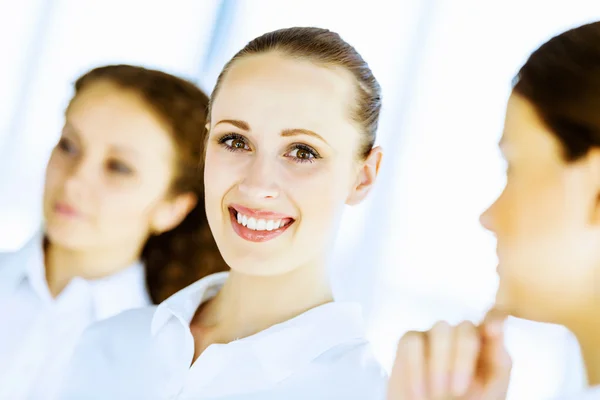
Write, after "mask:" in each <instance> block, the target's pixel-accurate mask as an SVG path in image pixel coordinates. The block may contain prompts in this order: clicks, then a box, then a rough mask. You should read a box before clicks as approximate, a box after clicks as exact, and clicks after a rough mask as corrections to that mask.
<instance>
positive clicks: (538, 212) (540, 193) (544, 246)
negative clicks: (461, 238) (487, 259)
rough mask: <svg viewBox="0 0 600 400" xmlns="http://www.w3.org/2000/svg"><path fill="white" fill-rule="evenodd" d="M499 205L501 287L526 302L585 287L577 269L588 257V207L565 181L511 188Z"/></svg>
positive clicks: (497, 220) (521, 185)
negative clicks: (584, 245) (585, 245)
mask: <svg viewBox="0 0 600 400" xmlns="http://www.w3.org/2000/svg"><path fill="white" fill-rule="evenodd" d="M499 203H500V204H499V210H498V211H499V212H498V215H497V216H496V218H495V221H496V223H497V228H498V229H497V230H496V234H497V239H498V257H499V261H500V271H499V272H500V278H501V280H500V282H501V289H503V290H504V291H506V292H509V293H512V294H513V295H514V296H516V297H519V298H521V297H522V298H523V299H526V298H528V296H529V297H532V298H533V297H536V296H537V297H539V296H542V297H543V296H545V294H544V293H555V294H556V293H561V292H562V291H563V290H567V291H571V290H572V289H573V288H575V287H577V286H578V285H581V284H582V281H581V276H577V274H573V273H572V272H573V271H572V269H573V267H574V265H575V264H578V263H581V262H585V261H584V260H585V257H587V256H586V255H584V254H582V251H583V253H585V251H584V249H583V248H582V243H583V242H584V241H585V240H582V239H584V236H585V231H584V221H583V219H582V215H581V212H580V211H581V210H582V209H583V208H584V206H583V204H580V203H581V198H578V197H577V196H573V195H572V193H570V191H569V190H568V186H567V185H566V184H565V182H564V181H562V180H561V179H553V178H546V179H537V180H531V181H529V182H527V183H524V182H523V183H519V182H516V183H515V184H512V185H511V184H509V186H507V188H506V190H505V193H503V195H502V197H501V199H500V200H499ZM578 257H583V258H581V259H578ZM501 291H502V290H501ZM546 300H548V299H546Z"/></svg>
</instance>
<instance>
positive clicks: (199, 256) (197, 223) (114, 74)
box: [75, 65, 228, 303]
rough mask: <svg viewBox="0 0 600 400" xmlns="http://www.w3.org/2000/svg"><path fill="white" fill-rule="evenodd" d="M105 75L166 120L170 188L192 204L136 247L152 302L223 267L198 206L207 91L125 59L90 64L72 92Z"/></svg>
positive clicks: (201, 205)
mask: <svg viewBox="0 0 600 400" xmlns="http://www.w3.org/2000/svg"><path fill="white" fill-rule="evenodd" d="M98 81H105V82H110V83H111V84H114V85H117V86H118V87H119V88H122V89H124V90H130V91H133V92H135V93H136V94H138V95H139V96H140V97H141V98H142V99H143V100H144V101H145V102H146V104H147V106H148V107H149V109H151V110H152V111H153V112H154V113H155V114H156V115H157V116H158V117H159V118H161V119H162V121H163V122H164V123H165V124H166V125H167V126H169V127H170V128H171V129H170V132H171V135H172V139H173V142H174V144H175V146H176V149H177V155H178V161H179V162H178V166H177V173H176V177H175V178H174V180H173V182H172V185H171V190H172V192H173V193H189V192H191V193H193V194H195V195H196V196H197V200H198V202H197V204H196V206H195V207H194V209H193V210H192V211H191V212H190V213H189V214H188V215H187V216H186V218H185V219H184V220H183V222H182V223H181V224H180V225H179V226H177V227H176V228H174V229H172V230H171V231H168V232H164V233H162V234H159V235H153V236H150V238H149V239H148V241H147V242H146V244H145V245H144V248H143V250H142V255H141V259H142V261H143V263H144V265H145V268H146V284H147V288H148V291H149V294H150V297H151V299H152V301H153V302H154V303H159V302H161V301H163V300H164V299H166V298H167V297H169V296H170V295H171V294H173V293H175V292H177V291H178V290H180V289H182V288H184V287H185V286H187V285H189V284H191V283H192V282H194V281H196V280H198V279H201V278H203V277H205V276H207V275H209V274H212V273H215V272H220V271H225V270H227V269H228V267H227V265H226V264H225V262H224V261H223V258H222V257H221V254H220V253H219V250H218V248H217V245H216V243H215V241H214V239H213V236H212V234H211V231H210V228H209V226H208V220H207V218H206V211H205V208H204V179H203V154H204V149H203V147H204V140H203V139H204V135H205V130H206V128H205V126H206V112H207V109H208V96H207V95H206V94H205V93H204V92H202V90H200V89H199V88H198V87H196V86H195V85H194V84H193V83H191V82H188V81H186V80H184V79H181V78H178V77H176V76H173V75H170V74H167V73H165V72H161V71H156V70H152V69H146V68H142V67H138V66H131V65H109V66H104V67H99V68H95V69H93V70H91V71H89V72H88V73H86V74H85V75H83V76H81V77H80V78H79V79H77V81H76V82H75V97H76V96H77V94H78V93H80V92H81V91H82V90H84V89H85V88H86V87H88V86H89V85H91V84H93V83H95V82H98Z"/></svg>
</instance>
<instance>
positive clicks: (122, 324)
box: [76, 306, 156, 355]
mask: <svg viewBox="0 0 600 400" xmlns="http://www.w3.org/2000/svg"><path fill="white" fill-rule="evenodd" d="M155 310H156V307H155V306H151V307H144V308H136V309H131V310H127V311H123V312H122V313H120V314H117V315H115V316H114V317H111V318H107V319H105V320H101V321H99V322H97V323H95V324H92V325H91V326H90V327H88V328H87V329H86V330H85V332H84V333H83V335H82V337H81V339H80V341H79V343H78V345H77V349H76V355H77V354H79V353H94V354H96V355H100V353H104V352H107V354H112V353H113V352H112V351H111V350H118V349H119V348H130V349H131V346H134V347H135V346H139V345H142V344H143V343H144V340H149V339H150V326H151V324H152V318H153V316H154V312H155Z"/></svg>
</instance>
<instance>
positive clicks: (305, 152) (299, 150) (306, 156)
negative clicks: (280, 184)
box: [286, 144, 321, 163]
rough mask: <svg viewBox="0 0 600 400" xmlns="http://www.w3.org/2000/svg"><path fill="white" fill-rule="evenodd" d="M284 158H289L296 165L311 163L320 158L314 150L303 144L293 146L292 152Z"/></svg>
mask: <svg viewBox="0 0 600 400" xmlns="http://www.w3.org/2000/svg"><path fill="white" fill-rule="evenodd" d="M286 157H289V158H291V159H292V160H294V161H295V162H298V163H305V162H310V163H312V162H314V161H315V160H316V159H318V158H321V156H319V153H317V151H316V150H315V149H313V148H312V147H310V146H307V145H305V144H295V145H294V146H293V147H292V150H290V151H289V152H288V153H287V154H286Z"/></svg>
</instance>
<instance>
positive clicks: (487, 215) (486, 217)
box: [479, 203, 496, 232]
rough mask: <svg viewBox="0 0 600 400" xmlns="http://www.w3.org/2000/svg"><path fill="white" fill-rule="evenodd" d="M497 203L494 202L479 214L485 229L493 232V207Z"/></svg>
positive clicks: (480, 221)
mask: <svg viewBox="0 0 600 400" xmlns="http://www.w3.org/2000/svg"><path fill="white" fill-rule="evenodd" d="M495 204H496V203H494V204H492V205H491V206H489V207H488V209H487V210H485V211H484V212H483V213H481V215H480V216H479V223H480V224H481V226H483V228H484V229H486V230H488V231H491V232H493V231H494V219H493V211H494V210H493V209H494V206H495Z"/></svg>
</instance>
